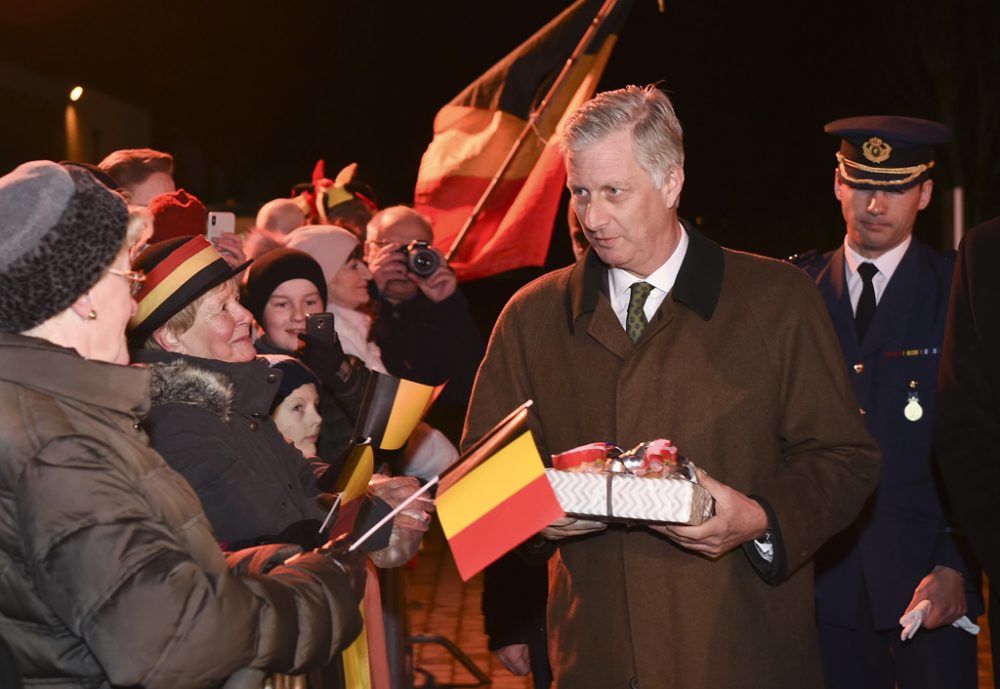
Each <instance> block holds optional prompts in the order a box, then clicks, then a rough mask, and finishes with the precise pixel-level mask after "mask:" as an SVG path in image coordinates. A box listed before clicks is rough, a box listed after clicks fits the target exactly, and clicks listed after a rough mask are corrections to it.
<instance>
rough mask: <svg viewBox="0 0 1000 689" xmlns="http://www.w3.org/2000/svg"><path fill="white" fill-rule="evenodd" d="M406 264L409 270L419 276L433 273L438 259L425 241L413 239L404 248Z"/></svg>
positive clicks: (438, 261) (436, 267) (438, 262)
mask: <svg viewBox="0 0 1000 689" xmlns="http://www.w3.org/2000/svg"><path fill="white" fill-rule="evenodd" d="M404 252H405V253H406V264H407V267H408V268H409V270H410V272H411V273H413V274H414V275H419V276H420V277H427V276H429V275H433V274H434V271H436V270H437V269H438V265H439V264H440V259H439V258H438V255H437V254H436V253H434V251H433V250H432V249H431V248H430V245H429V244H428V243H427V242H421V241H414V242H411V243H410V245H409V246H407V247H405V248H404Z"/></svg>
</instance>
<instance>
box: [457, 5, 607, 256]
mask: <svg viewBox="0 0 1000 689" xmlns="http://www.w3.org/2000/svg"><path fill="white" fill-rule="evenodd" d="M617 4H618V0H605V2H604V5H602V6H601V9H600V10H598V12H597V15H595V16H594V20H593V21H592V22H591V23H590V26H589V27H587V31H586V32H584V34H583V38H581V39H580V42H579V43H578V44H577V46H576V48H574V49H573V53H572V54H571V55H570V56H569V59H567V60H566V64H564V65H563V68H562V71H561V72H559V75H558V76H557V77H556V79H555V81H553V82H552V86H551V87H549V90H548V92H547V93H546V94H545V98H544V99H543V100H542V102H541V104H540V105H539V106H538V108H537V109H536V110H535V111H534V112H532V113H531V115H530V117H528V123H527V124H525V125H524V129H522V130H521V134H520V135H519V136H518V137H517V140H516V141H515V142H514V145H513V147H512V148H511V149H510V153H508V154H507V157H506V158H504V161H503V163H502V164H501V165H500V169H499V170H498V171H497V173H496V174H495V175H494V176H493V179H492V180H490V183H489V186H487V187H486V190H485V191H484V192H483V195H482V196H480V197H479V201H477V202H476V205H475V207H474V208H473V209H472V212H471V213H469V217H468V218H467V219H466V221H465V224H464V225H462V229H461V230H460V231H459V233H458V236H457V237H455V241H454V242H452V244H451V248H450V249H448V253H447V254H445V257H444V258H445V260H446V261H450V260H451V259H452V258H453V257H454V256H455V253H456V252H457V251H458V248H459V247H460V246H462V242H464V241H465V238H466V236H468V234H469V230H471V229H472V226H473V225H474V224H475V222H476V218H477V217H478V216H479V214H480V213H481V212H482V210H483V207H484V206H485V205H486V202H487V201H489V200H490V198H491V197H492V196H493V192H494V191H495V190H496V188H497V185H498V184H500V180H501V179H502V178H503V176H504V175H505V174H506V173H507V169H508V168H509V167H510V166H511V164H512V163H513V162H514V158H515V156H517V153H518V151H520V150H521V146H523V145H524V142H525V140H527V138H528V133H529V132H532V131H535V126H536V123H537V121H538V119H539V118H540V117H541V116H542V114H543V113H544V112H545V110H546V109H547V108H548V107H549V103H550V102H551V101H552V97H553V96H554V95H555V94H556V92H557V91H558V90H559V88H560V87H561V86H562V84H563V82H564V81H565V80H566V76H567V75H568V74H569V72H570V70H571V69H572V68H573V65H575V64H576V62H577V61H578V60H579V59H580V55H581V54H583V51H584V50H586V48H587V45H588V44H589V43H590V39H591V38H593V36H594V34H596V33H597V31H598V29H600V28H601V24H603V23H604V20H605V19H607V18H608V15H610V14H611V11H612V10H613V9H614V6H615V5H617Z"/></svg>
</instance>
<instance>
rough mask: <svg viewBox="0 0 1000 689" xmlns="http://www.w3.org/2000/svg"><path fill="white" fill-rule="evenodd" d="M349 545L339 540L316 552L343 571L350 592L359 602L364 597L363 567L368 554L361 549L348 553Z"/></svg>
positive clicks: (345, 540)
mask: <svg viewBox="0 0 1000 689" xmlns="http://www.w3.org/2000/svg"><path fill="white" fill-rule="evenodd" d="M350 545H351V544H350V542H349V541H348V540H347V539H346V538H341V539H340V540H338V541H336V542H330V543H327V544H326V545H324V546H323V547H322V548H319V549H317V550H316V552H317V553H320V554H321V555H323V556H324V557H325V558H327V559H328V560H330V561H331V562H333V563H334V564H335V565H337V566H338V567H340V568H341V569H342V570H343V571H344V573H345V574H346V575H347V578H348V580H349V581H350V584H351V590H352V591H354V594H355V596H357V599H358V600H361V597H362V596H364V595H365V565H366V563H367V561H368V553H366V552H365V551H364V550H362V549H361V548H357V549H355V550H354V551H353V552H351V551H348V550H347V549H348V547H350Z"/></svg>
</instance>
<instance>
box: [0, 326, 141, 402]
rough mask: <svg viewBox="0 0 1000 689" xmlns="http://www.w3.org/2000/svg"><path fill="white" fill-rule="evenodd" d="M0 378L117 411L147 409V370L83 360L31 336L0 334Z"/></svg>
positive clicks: (70, 350)
mask: <svg viewBox="0 0 1000 689" xmlns="http://www.w3.org/2000/svg"><path fill="white" fill-rule="evenodd" d="M0 380H6V381H10V382H12V383H16V384H18V385H21V386H23V387H26V388H29V389H32V390H38V391H40V392H44V393H46V394H50V395H53V396H55V397H61V398H65V399H72V400H76V401H78V402H80V403H82V404H86V405H91V406H94V407H101V408H104V409H110V410H112V411H115V412H118V413H122V414H129V415H132V416H144V415H145V414H146V412H147V411H148V410H149V372H148V371H144V370H141V369H137V368H134V367H131V366H119V365H117V364H109V363H106V362H103V361H93V360H89V359H84V358H83V357H82V356H80V355H79V353H77V352H76V351H75V350H73V349H68V348H66V347H60V346H59V345H55V344H52V343H51V342H49V341H48V340H43V339H40V338H37V337H29V336H27V335H19V334H16V333H0Z"/></svg>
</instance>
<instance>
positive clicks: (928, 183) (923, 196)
mask: <svg viewBox="0 0 1000 689" xmlns="http://www.w3.org/2000/svg"><path fill="white" fill-rule="evenodd" d="M933 192H934V180H932V179H928V180H924V182H923V184H921V185H920V202H919V203H918V204H917V210H918V211H922V210H923V209H925V208H927V204H928V203H930V202H931V194H932V193H933Z"/></svg>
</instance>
